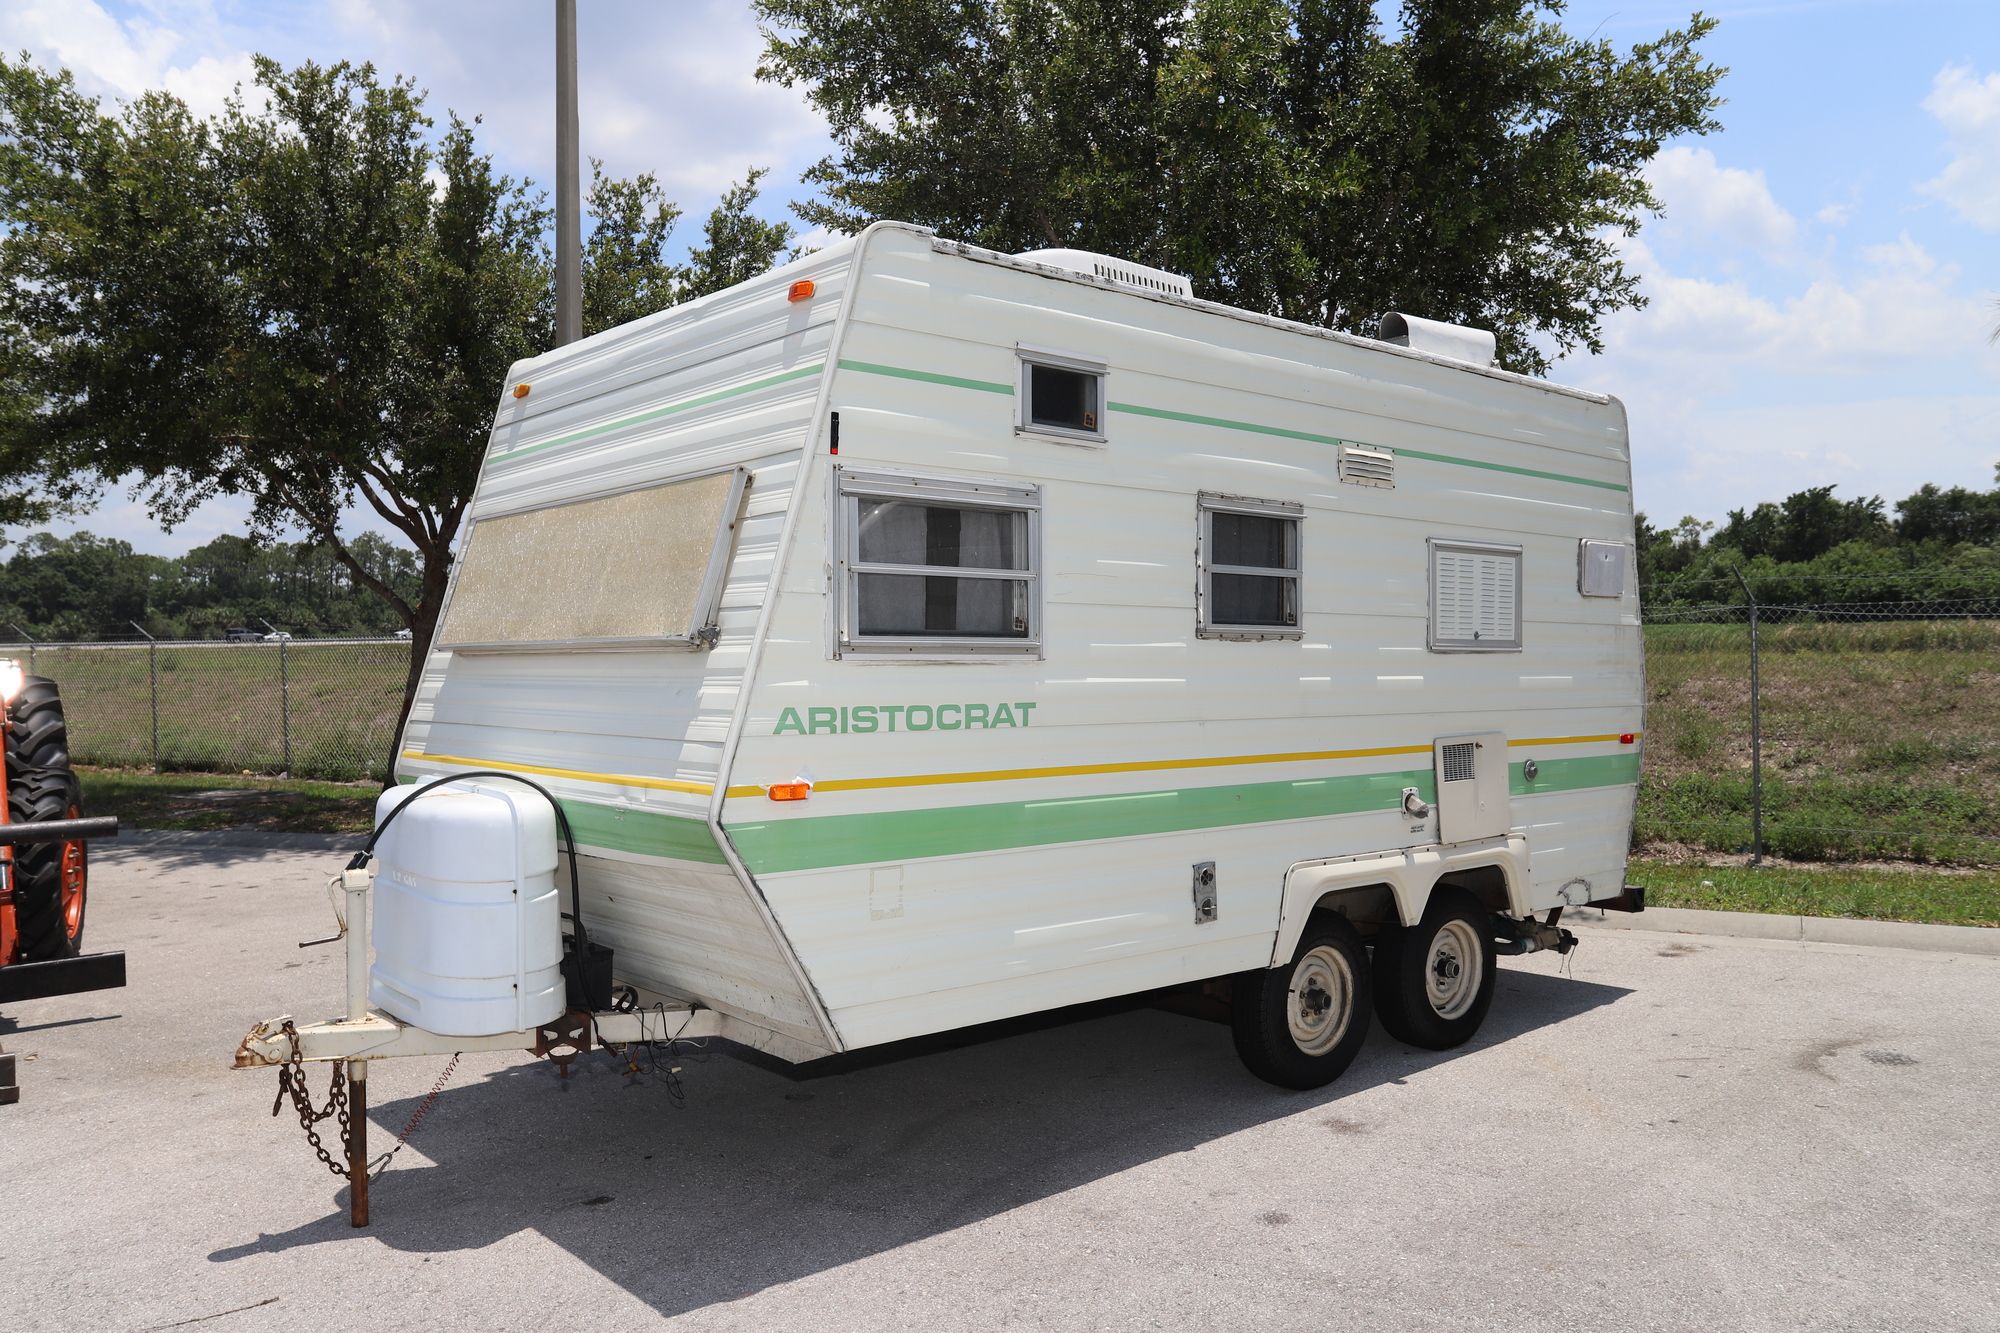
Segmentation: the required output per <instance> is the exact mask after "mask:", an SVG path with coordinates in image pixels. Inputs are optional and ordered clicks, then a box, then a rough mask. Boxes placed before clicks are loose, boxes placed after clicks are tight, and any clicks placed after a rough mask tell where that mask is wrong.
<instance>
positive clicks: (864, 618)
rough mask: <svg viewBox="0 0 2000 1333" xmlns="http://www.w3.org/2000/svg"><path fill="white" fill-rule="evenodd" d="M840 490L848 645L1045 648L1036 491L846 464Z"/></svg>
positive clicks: (843, 642) (907, 649)
mask: <svg viewBox="0 0 2000 1333" xmlns="http://www.w3.org/2000/svg"><path fill="white" fill-rule="evenodd" d="M839 493H840V503H839V515H840V527H841V531H840V532H839V534H838V542H839V550H840V551H841V555H842V558H841V561H840V564H841V585H842V595H843V604H842V606H841V609H840V626H841V632H840V647H841V649H842V650H844V651H852V652H869V651H875V652H898V653H922V652H932V653H948V654H957V653H981V652H1005V653H1034V652H1038V651H1039V650H1040V646H1041V625H1040V616H1041V612H1040V606H1039V588H1038V586H1037V569H1036V565H1037V563H1038V562H1037V559H1036V554H1037V546H1038V544H1039V541H1040V517H1041V511H1040V493H1039V492H1038V491H1037V490H1036V489H1035V488H1033V487H1021V486H1008V485H1002V484H999V483H988V482H962V481H942V480H931V479H925V478H917V477H906V476H901V475H886V474H879V473H856V472H849V471H847V470H845V469H842V470H841V471H840V473H839Z"/></svg>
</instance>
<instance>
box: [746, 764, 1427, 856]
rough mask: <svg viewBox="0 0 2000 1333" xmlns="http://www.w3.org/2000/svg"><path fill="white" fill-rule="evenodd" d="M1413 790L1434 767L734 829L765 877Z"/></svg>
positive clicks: (1253, 820)
mask: <svg viewBox="0 0 2000 1333" xmlns="http://www.w3.org/2000/svg"><path fill="white" fill-rule="evenodd" d="M1405 787H1418V788H1421V789H1423V790H1425V791H1429V790H1430V788H1431V771H1430V770H1429V769H1428V768H1423V769H1411V770H1410V771H1408V772H1403V773H1369V774H1364V775H1361V776H1357V777H1326V778H1306V779H1302V780H1300V781H1296V782H1250V783H1240V784H1235V785H1232V786H1224V787H1190V788H1187V789H1185V790H1181V791H1147V792H1132V793H1127V794H1120V795H1114V796H1072V797H1062V798H1056V799H1053V800H1041V801H1005V802H1000V803H997V804H993V805H963V806H954V807H949V808H946V809H942V810H884V811H878V812H874V813H870V814H857V815H826V816H820V817H817V818H807V819H785V820H771V821H768V822H762V823H748V824H731V825H729V826H728V832H729V837H730V840H731V841H732V842H734V843H735V844H736V850H737V852H738V854H740V855H741V856H742V857H743V863H744V864H745V865H747V866H748V867H749V868H750V870H751V872H752V873H753V874H760V875H761V874H771V873H773V872H776V871H781V870H811V869H818V868H820V867H824V866H844V865H860V864H864V863H866V862H870V861H913V860H916V859H917V858H919V857H925V856H964V855H968V854H970V853H974V852H992V851H1000V850H1002V849H1005V848H1009V847H1042V846H1048V845H1051V844H1055V843H1065V842H1095V841H1098V840H1101V839H1104V838H1129V837H1133V836H1136V835H1139V834H1146V833H1184V832H1186V831H1188V830H1190V829H1203V828H1225V827H1228V826H1230V825H1234V824H1263V823H1269V822H1273V821H1276V820H1284V819H1313V818H1318V817H1321V816H1325V815H1347V814H1356V813H1358V812H1360V811H1364V810H1391V809H1394V808H1395V807H1396V804H1397V803H1398V802H1399V801H1401V800H1402V799H1403V788H1405ZM1426 799H1428V798H1426Z"/></svg>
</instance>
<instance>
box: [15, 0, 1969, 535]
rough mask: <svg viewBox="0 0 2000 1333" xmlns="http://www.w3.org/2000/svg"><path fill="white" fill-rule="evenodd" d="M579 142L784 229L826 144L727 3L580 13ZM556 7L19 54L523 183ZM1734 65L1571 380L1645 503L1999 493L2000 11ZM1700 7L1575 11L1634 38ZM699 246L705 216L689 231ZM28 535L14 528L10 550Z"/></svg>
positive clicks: (298, 21) (267, 8) (359, 1)
mask: <svg viewBox="0 0 2000 1333" xmlns="http://www.w3.org/2000/svg"><path fill="white" fill-rule="evenodd" d="M579 8H580V10H581V11H582V16H581V20H580V33H579V47H580V59H581V63H582V68H583V77H582V80H581V95H580V101H581V118H582V126H583V129H582V136H583V149H584V152H585V153H586V154H588V155H595V156H598V157H602V158H604V159H605V161H606V165H607V166H608V168H609V169H610V170H612V171H614V172H616V173H619V174H632V173H636V172H639V171H653V172H655V173H656V174H658V175H659V176H660V177H661V179H662V180H663V181H665V182H666V183H667V186H668V188H669V190H670V192H671V193H672V194H673V195H674V196H675V197H676V198H677V199H678V200H679V201H680V202H681V204H682V205H683V206H684V207H685V208H687V209H688V210H689V211H690V212H692V213H695V214H696V216H697V217H698V216H699V215H700V213H701V212H703V211H705V210H706V209H707V208H708V207H709V205H710V204H711V202H712V201H713V199H714V197H715V195H716V194H717V193H718V192H719V191H720V190H721V189H722V188H724V187H725V186H726V185H727V184H728V183H729V182H730V181H731V180H732V179H734V178H736V177H737V176H740V174H741V173H742V171H743V169H744V168H745V167H746V166H749V165H752V164H755V165H758V166H767V167H770V168H772V173H771V176H770V178H769V180H768V182H767V189H768V190H769V195H768V196H767V202H768V203H769V204H770V206H771V207H770V212H771V214H772V215H773V216H779V215H782V214H783V210H784V204H785V202H786V200H787V199H788V198H790V197H791V196H793V195H795V194H796V193H797V192H798V191H799V189H800V186H799V184H798V178H799V173H800V172H801V171H802V170H803V169H804V168H805V166H806V165H808V164H809V163H810V162H812V161H813V160H814V159H816V158H817V157H819V156H820V155H821V154H822V153H824V152H825V151H826V147H827V144H826V140H825V137H824V132H823V130H822V128H821V126H820V124H819V122H818V119H817V118H816V117H815V116H814V115H813V113H812V112H811V110H810V108H808V107H807V106H805V105H804V103H803V101H802V100H801V99H800V97H799V96H798V95H797V94H796V93H793V92H789V91H787V90H784V89H780V88H775V87H770V86H766V85H760V84H758V83H757V82H756V81H755V79H754V78H753V76H752V69H753V68H754V65H755V63H756V57H757V52H758V49H759V41H758V38H757V35H756V31H755V28H754V25H753V23H752V22H751V20H750V18H749V16H748V13H747V9H746V7H745V6H743V5H741V4H738V3H733V2H732V0H678V2H677V3H638V2H636V0H625V2H621V0H582V3H581V4H580V6H579ZM552 9H553V6H552V5H550V4H549V3H548V0H483V2H482V0H430V2H428V3H422V4H418V3H414V2H413V0H412V2H411V3H395V2H393V0H312V2H310V3H308V2H307V0H266V2H265V3H249V2H248V0H243V2H238V0H11V2H10V3H9V4H8V5H7V6H6V7H5V9H4V11H0V45H4V46H5V47H6V48H7V49H10V50H23V49H25V50H27V51H29V52H30V53H31V54H32V55H33V56H34V57H35V58H36V59H38V60H41V61H43V62H45V63H49V64H57V63H61V64H67V65H69V66H70V67H71V68H72V69H74V70H75V71H76V72H77V75H78V78H79V80H80V81H81V82H82V84H83V85H84V86H85V87H86V88H88V89H90V90H92V91H94V92H98V93H101V94H104V95H107V96H111V97H121V96H129V95H131V94H132V93H134V92H137V91H139V90H140V89H143V88H147V87H167V88H169V89H172V90H174V91H176V92H178V93H180V94H181V95H182V96H184V97H186V98H187V99H188V100H189V101H190V102H191V103H192V104H193V105H194V106H196V107H197V108H198V109H203V110H207V109H212V108H214V107H216V106H218V105H219V104H220V102H221V100H222V98H223V97H224V96H225V95H226V94H227V92H228V90H229V88H230V87H231V85H232V84H233V83H235V82H236V81H237V80H238V79H244V78H246V77H247V73H248V62H249V55H250V53H251V52H253V51H258V52H264V53H267V54H270V55H273V56H276V57H278V58H279V59H281V60H286V61H295V60H299V59H302V58H305V57H308V56H310V57H312V58H315V59H319V60H328V59H333V58H339V57H347V58H353V59H366V60H372V61H374V62H375V63H376V64H377V65H378V66H379V67H381V68H383V69H385V70H394V71H398V72H402V73H406V74H409V75H411V76H413V77H414V78H416V80H417V81H418V82H419V84H421V85H422V86H424V87H426V88H428V89H429V90H430V91H431V94H432V99H433V105H434V107H435V108H437V109H439V110H442V108H443V107H445V106H450V107H453V108H456V109H458V110H459V111H461V112H466V113H474V112H476V113H479V114H482V115H483V116H484V117H485V128H484V133H483V137H484V140H485V143H486V145H487V147H488V148H489V149H490V150H491V151H493V152H494V153H495V155H496V158H497V159H498V161H499V163H500V165H501V167H502V168H503V169H504V170H507V171H510V172H512V173H514V174H517V175H529V176H533V177H535V178H537V179H546V178H547V176H548V175H549V171H550V164H551V163H552V160H553V154H554V146H553V144H554V141H553V137H552V134H551V119H552V116H551V102H552V98H553V86H552V75H551V72H550V64H551V57H550V40H551V38H550V34H551V26H552V18H551V11H552ZM1706 12H1708V13H1710V14H1712V15H1714V16H1715V17H1718V18H1719V19H1721V20H1722V22H1721V26H1720V27H1719V28H1718V29H1717V30H1716V32H1715V33H1714V34H1713V35H1712V36H1711V37H1710V38H1709V40H1708V42H1707V43H1706V44H1705V47H1704V49H1705V50H1706V52H1707V53H1708V55H1709V57H1710V58H1711V59H1713V60H1715V61H1717V62H1719V63H1721V64H1723V65H1726V66H1728V67H1729V68H1730V71H1731V72H1730V74H1729V76H1728V77H1727V78H1726V79H1725V80H1724V82H1723V85H1722V93H1723V95H1724V96H1725V97H1726V98H1727V99H1728V102H1727V105H1725V106H1724V107H1723V108H1722V111H1721V113H1720V115H1721V119H1722V121H1723V124H1724V129H1723V131H1722V132H1721V133H1719V134H1715V135H1711V136H1709V137H1708V138H1706V139H1702V140H1695V141H1689V142H1685V143H1680V144H1676V145H1673V146H1671V147H1669V148H1668V150H1667V151H1666V152H1664V153H1663V154H1662V155H1661V157H1660V159H1659V160H1658V161H1657V163H1656V164H1655V167H1654V170H1653V177H1654V181H1655V184H1656V186H1657V188H1658V191H1659V193H1660V195H1661V197H1662V200H1663V202H1664V203H1665V205H1666V216H1665V218H1664V219H1661V220H1658V221H1653V222H1650V223H1649V224H1648V225H1647V226H1646V227H1645V229H1644V230H1643V231H1642V232H1641V234H1640V236H1639V237H1638V238H1637V240H1636V241H1634V242H1632V243H1631V244H1630V245H1629V247H1628V251H1629V253H1628V261H1629V262H1630V263H1631V264H1632V265H1633V267H1635V268H1636V269H1637V271H1639V272H1640V273H1641V274H1642V275H1644V289H1645V291H1646V292H1647V294H1648V295H1649V296H1650V297H1651V298H1652V304H1651V305H1650V306H1649V307H1648V308H1647V309H1645V310H1643V311H1638V312H1628V313H1623V314H1619V315H1616V316H1613V317H1611V318H1610V319H1608V320H1607V321H1606V327H1605V340H1606V348H1605V351H1604V353H1603V354H1602V355H1599V356H1581V355H1579V356H1573V357H1571V358H1569V359H1568V360H1566V361H1565V362H1564V363H1563V364H1562V365H1561V366H1559V368H1558V370H1557V378H1559V379H1563V380H1565V381H1568V382H1571V383H1576V384H1581V385H1584V386H1586V387H1589V388H1594V389H1601V390H1604V391H1606V392H1610V393H1615V394H1617V395H1619V396H1620V397H1621V398H1623V399H1624V400H1625V401H1626V404H1627V406H1628V408H1629V409H1630V414H1631V422H1632V438H1633V451H1634V458H1635V463H1634V467H1635V472H1636V480H1637V498H1638V503H1639V506H1640V507H1641V508H1642V509H1644V510H1646V511H1647V512H1648V513H1649V515H1651V516H1652V517H1653V518H1654V519H1655V521H1666V522H1671V521H1673V520H1675V519H1677V518H1679V517H1680V516H1681V515H1683V514H1693V515H1695V516H1697V517H1700V518H1703V519H1710V520H1714V519H1720V518H1721V517H1723V515H1724V514H1725V513H1726V511H1727V510H1729V509H1730V508H1733V507H1737V506H1742V505H1748V504H1751V503H1754V502H1756V501H1758V500H1763V499H1774V498H1777V497H1780V496H1782V495H1784V494H1786V493H1787V492H1789V491H1792V490H1796V489H1799V488H1800V487H1803V486H1808V485H1823V484H1833V485H1837V486H1839V487H1840V489H1841V491H1842V493H1843V494H1848V495H1855V494H1881V495H1883V496H1884V497H1885V498H1886V499H1888V500H1889V501H1890V502H1892V503H1893V502H1894V501H1895V500H1896V499H1898V498H1900V497H1901V496H1903V495H1905V494H1907V493H1908V492H1909V491H1911V490H1913V489H1914V488H1915V487H1916V486H1918V485H1919V484H1921V483H1922V482H1925V481H1937V482H1940V483H1944V484H1964V485H1972V486H1979V487H1982V488H1984V487H1987V486H1990V485H1992V484H1993V469H1994V466H1995V464H1996V462H2000V347H1995V346H1994V345H1993V344H1992V343H1990V342H1989V341H1988V340H1987V334H1988V333H1990V332H1991V331H1992V328H1993V325H1994V324H1995V323H1996V322H2000V309H1996V308H1995V304H1994V303H1995V301H1996V299H2000V0H1902V2H1901V3H1895V2H1893V0H1768V2H1763V3H1741V4H1729V3H1725V4H1719V5H1709V6H1706ZM1687 15H1688V10H1687V9H1686V8H1680V7H1676V6H1673V5H1668V4H1663V3H1658V2H1657V0H1629V2H1627V3H1601V2H1598V0H1591V2H1589V3H1583V2H1579V3H1574V4H1572V5H1570V6H1569V8H1568V10H1567V12H1566V14H1565V16H1564V19H1563V21H1564V23H1565V24H1566V25H1567V26H1568V27H1570V28H1571V29H1572V30H1574V31H1578V32H1584V33H1593V32H1594V33H1597V34H1599V35H1601V36H1604V37H1606V38H1609V39H1611V40H1612V41H1614V42H1616V43H1618V44H1620V45H1630V44H1632V43H1634V42H1637V41H1641V40H1645V39H1647V38H1649V37H1652V36H1656V35H1657V34H1658V33H1660V32H1662V31H1664V30H1665V29H1667V28H1668V27H1670V26H1674V25H1676V24H1679V23H1682V22H1684V21H1685V20H1686V18H1687ZM685 225H687V224H684V226H685ZM243 514H244V507H243V506H242V505H241V504H239V503H235V502H229V501H218V502H215V503H213V504H211V505H208V506H206V507H204V509H203V510H202V511H200V512H199V513H198V514H197V515H196V516H195V517H194V518H193V519H191V520H190V521H189V522H188V523H186V524H184V525H183V526H182V527H181V528H179V529H177V530H176V531H175V532H173V533H171V534H167V533H162V532H161V531H160V530H159V529H158V527H157V526H156V525H155V524H153V523H152V522H151V520H150V519H148V518H147V517H146V516H145V514H144V512H143V510H142V509H140V508H139V507H138V506H136V505H133V504H131V503H130V502H128V501H125V500H124V499H122V497H121V496H120V495H119V494H117V493H115V492H114V493H113V494H111V495H110V496H108V497H107V499H106V501H105V503H104V504H103V506H102V507H101V508H100V509H99V510H98V511H97V512H96V513H95V514H92V515H90V516H88V517H86V518H85V519H83V520H81V521H80V522H79V523H78V524H75V525H72V526H80V527H85V528H88V529H90V530H92V531H95V532H99V533H102V534H104V535H107V536H119V537H124V538H125V539H127V540H129V541H131V542H132V543H133V544H134V545H135V546H138V547H139V548H140V549H142V550H149V551H158V552H168V553H171V552H178V551H181V550H185V549H187V548H188V547H189V546H192V545H195V544H198V543H200V542H202V541H205V540H207V539H209V538H210V537H213V536H215V535H216V534H218V533H221V532H227V531H236V530H240V528H241V526H242V523H243ZM8 535H10V536H18V535H19V534H8Z"/></svg>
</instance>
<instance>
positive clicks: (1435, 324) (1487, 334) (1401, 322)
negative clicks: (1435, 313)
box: [1375, 310, 1495, 366]
mask: <svg viewBox="0 0 2000 1333" xmlns="http://www.w3.org/2000/svg"><path fill="white" fill-rule="evenodd" d="M1375 337H1376V339H1377V340H1378V341H1380V342H1385V343H1394V344H1395V345H1396V346H1398V347H1407V348H1409V349H1410V350H1411V351H1413V352H1428V353H1430V354H1431V355H1432V356H1442V357H1448V358H1450V359H1451V360H1453V361H1464V362H1468V363H1470V364H1472V365H1475V366H1490V365H1492V364H1493V353H1494V350H1495V341H1494V337H1493V334H1492V332H1491V330H1488V329H1469V328H1467V327H1466V326H1465V325H1463V324H1447V323H1445V322H1444V321H1443V320H1438V319H1419V318H1418V317H1417V316H1415V315H1405V314H1403V313H1402V312H1400V311H1396V310H1391V311H1390V312H1389V313H1388V314H1386V315H1384V316H1382V327H1381V329H1380V330H1379V331H1378V332H1377V333H1376V335H1375Z"/></svg>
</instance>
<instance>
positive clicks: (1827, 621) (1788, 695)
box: [1634, 585, 2000, 865]
mask: <svg viewBox="0 0 2000 1333" xmlns="http://www.w3.org/2000/svg"><path fill="white" fill-rule="evenodd" d="M1736 591H1738V592H1739V593H1741V594H1747V595H1745V596H1739V598H1738V599H1736V600H1733V601H1728V602H1714V603H1704V604H1696V605H1666V606H1661V605H1657V604H1653V603H1649V604H1648V605H1647V609H1646V622H1647V623H1646V676H1647V682H1646V689H1647V718H1646V742H1645V778H1644V781H1643V783H1642V786H1641V790H1640V798H1639V818H1638V825H1637V828H1636V829H1635V831H1634V841H1635V842H1637V843H1638V844H1639V845H1640V846H1642V847H1650V848H1653V849H1655V850H1663V851H1673V850H1677V849H1684V850H1688V851H1699V852H1708V853H1713V852H1732V853H1733V852H1740V853H1747V854H1748V855H1749V856H1750V857H1751V858H1752V859H1753V860H1754V859H1762V858H1764V857H1781V858H1788V859H1796V860H1811V861H1824V860H1833V861H1851V860H1877V859H1880V860H1905V861H1924V862H1937V863H1945V864H1965V865H1991V864H2000V598H1972V599H1957V600H1950V601H1929V602H1909V601H1898V602H1816V603H1804V602H1800V601H1796V600H1777V601H1769V602H1766V601H1763V600H1761V593H1762V590H1760V589H1758V588H1757V587H1756V586H1755V585H1750V586H1745V587H1741V588H1739V589H1737V590H1736Z"/></svg>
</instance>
